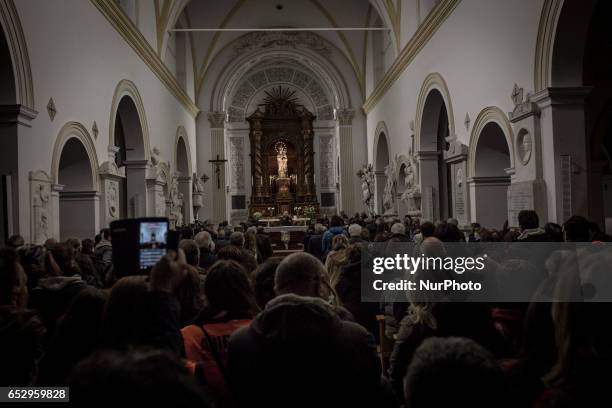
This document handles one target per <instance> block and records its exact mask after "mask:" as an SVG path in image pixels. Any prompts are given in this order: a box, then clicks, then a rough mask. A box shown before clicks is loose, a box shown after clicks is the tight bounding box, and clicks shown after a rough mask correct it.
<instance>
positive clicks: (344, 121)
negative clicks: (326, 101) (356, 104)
mask: <svg viewBox="0 0 612 408" xmlns="http://www.w3.org/2000/svg"><path fill="white" fill-rule="evenodd" d="M335 116H336V120H337V121H338V124H339V125H340V126H351V125H352V124H353V118H354V117H355V110H354V109H336V111H335Z"/></svg>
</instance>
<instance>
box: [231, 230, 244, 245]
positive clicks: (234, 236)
mask: <svg viewBox="0 0 612 408" xmlns="http://www.w3.org/2000/svg"><path fill="white" fill-rule="evenodd" d="M229 241H230V244H231V245H234V246H237V247H239V248H242V247H243V246H244V234H243V233H242V232H239V231H236V232H232V233H231V234H230V236H229Z"/></svg>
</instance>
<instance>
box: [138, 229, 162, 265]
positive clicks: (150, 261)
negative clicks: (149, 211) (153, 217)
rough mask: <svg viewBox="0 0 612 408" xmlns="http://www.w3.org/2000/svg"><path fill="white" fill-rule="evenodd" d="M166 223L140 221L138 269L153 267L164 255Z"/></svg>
mask: <svg viewBox="0 0 612 408" xmlns="http://www.w3.org/2000/svg"><path fill="white" fill-rule="evenodd" d="M167 236H168V223H167V222H166V221H162V222H145V221H143V222H141V223H140V240H139V244H140V269H146V268H151V267H153V266H154V265H155V264H156V263H157V261H159V260H160V259H161V257H162V256H164V255H166V239H167Z"/></svg>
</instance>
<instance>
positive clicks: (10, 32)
mask: <svg viewBox="0 0 612 408" xmlns="http://www.w3.org/2000/svg"><path fill="white" fill-rule="evenodd" d="M0 26H1V28H2V29H3V31H4V35H5V37H6V42H7V45H8V48H9V52H10V54H11V60H12V62H13V67H12V68H13V75H14V76H15V93H16V95H15V97H16V98H15V99H16V101H15V103H16V104H18V105H23V106H25V107H27V108H29V110H31V111H33V112H35V104H34V82H33V80H32V69H31V67H30V57H29V54H28V46H27V42H26V38H25V35H24V33H23V28H22V26H21V21H20V20H19V14H18V13H17V9H16V8H15V4H14V1H13V0H0Z"/></svg>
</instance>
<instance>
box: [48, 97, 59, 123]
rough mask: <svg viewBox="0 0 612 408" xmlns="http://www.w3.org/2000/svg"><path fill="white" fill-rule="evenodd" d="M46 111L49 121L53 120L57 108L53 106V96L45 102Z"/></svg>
mask: <svg viewBox="0 0 612 408" xmlns="http://www.w3.org/2000/svg"><path fill="white" fill-rule="evenodd" d="M47 113H48V114H49V119H51V122H53V119H55V115H57V108H56V107H55V102H54V101H53V98H49V102H48V103H47Z"/></svg>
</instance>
